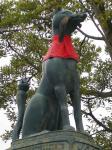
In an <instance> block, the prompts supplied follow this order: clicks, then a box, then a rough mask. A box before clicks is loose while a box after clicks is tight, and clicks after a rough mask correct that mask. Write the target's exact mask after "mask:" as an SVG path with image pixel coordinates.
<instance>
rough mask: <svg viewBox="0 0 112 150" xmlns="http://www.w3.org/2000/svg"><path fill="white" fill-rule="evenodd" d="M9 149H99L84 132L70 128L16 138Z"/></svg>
mask: <svg viewBox="0 0 112 150" xmlns="http://www.w3.org/2000/svg"><path fill="white" fill-rule="evenodd" d="M11 150H101V148H100V147H98V146H96V145H95V144H94V141H93V139H92V138H91V137H90V136H89V135H86V134H82V133H78V132H75V131H72V130H62V131H53V132H42V133H40V134H35V135H33V136H30V137H27V138H24V139H20V140H17V141H15V142H13V143H12V145H11Z"/></svg>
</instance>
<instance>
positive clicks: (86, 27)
mask: <svg viewBox="0 0 112 150" xmlns="http://www.w3.org/2000/svg"><path fill="white" fill-rule="evenodd" d="M81 30H83V31H84V32H85V33H87V34H89V35H93V36H101V35H100V34H99V32H98V31H97V29H96V28H95V26H94V25H93V23H92V22H91V21H87V22H84V23H82V28H81ZM77 36H78V37H81V38H83V36H82V34H80V33H77ZM94 44H95V45H96V46H100V47H102V48H104V46H105V43H104V42H103V41H96V40H95V41H94ZM100 57H103V58H105V57H106V56H105V53H101V56H100ZM9 62H10V57H9V59H7V58H6V59H0V65H5V64H8V63H9ZM70 111H72V109H70ZM70 122H71V125H72V126H75V124H74V119H73V117H72V116H71V117H70ZM85 125H86V123H85ZM10 128H11V124H10V122H9V120H8V119H7V117H6V115H5V111H4V110H2V109H1V110H0V135H2V134H3V133H4V131H5V130H8V129H10ZM10 143H11V140H10V141H8V142H6V143H4V142H3V141H2V139H0V150H6V149H7V148H9V147H10Z"/></svg>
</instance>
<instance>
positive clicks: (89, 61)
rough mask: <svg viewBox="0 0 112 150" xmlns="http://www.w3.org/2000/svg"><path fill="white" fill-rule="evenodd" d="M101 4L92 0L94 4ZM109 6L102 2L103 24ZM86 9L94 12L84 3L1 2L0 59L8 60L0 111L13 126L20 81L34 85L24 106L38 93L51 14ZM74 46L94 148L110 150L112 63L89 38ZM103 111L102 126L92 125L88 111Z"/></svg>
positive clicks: (0, 77)
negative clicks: (77, 55) (3, 111)
mask: <svg viewBox="0 0 112 150" xmlns="http://www.w3.org/2000/svg"><path fill="white" fill-rule="evenodd" d="M101 1H102V0H101ZM92 2H93V1H92ZM99 2H100V1H98V0H96V4H97V3H98V4H97V5H99ZM110 3H111V1H110V2H109V3H108V2H107V1H106V2H105V10H106V12H105V15H104V14H102V16H103V19H104V18H105V17H106V18H107V17H108V18H111V17H112V15H111V14H112V13H111V9H110V8H111V7H110ZM84 5H85V7H86V9H89V10H90V11H93V10H92V7H91V5H90V3H86V2H84V3H83V5H81V3H79V1H74V0H72V1H68V0H65V1H62V2H59V3H57V1H51V0H46V1H40V0H24V1H23V0H19V1H15V0H11V1H8V0H7V1H6V0H4V1H3V2H2V3H1V5H0V14H1V16H0V58H4V56H5V57H6V58H4V59H7V56H10V57H11V61H10V64H9V65H5V66H2V67H1V68H0V93H1V95H0V108H3V109H6V111H7V116H8V118H9V120H10V121H12V127H13V125H14V122H15V121H16V114H15V112H14V105H13V104H15V103H16V92H17V84H18V81H19V80H20V78H22V77H32V80H34V81H33V83H34V85H33V84H32V86H31V88H30V90H29V92H28V101H29V100H30V97H31V96H32V95H33V94H34V92H35V89H36V88H38V84H39V82H40V78H41V63H42V56H43V55H44V54H45V53H46V51H47V49H48V46H49V43H50V41H51V36H52V32H51V17H52V13H51V12H52V11H53V10H54V9H55V8H57V7H63V8H67V9H70V10H72V11H73V12H74V13H76V12H84V11H85V8H84ZM93 15H94V14H93ZM102 16H101V17H102ZM94 17H95V16H94ZM88 19H90V18H89V17H88ZM107 40H108V39H107ZM73 42H74V45H75V47H76V49H77V50H78V53H79V54H80V62H79V64H78V68H79V70H80V77H81V79H80V84H81V94H82V102H83V107H84V108H83V113H84V117H85V118H86V119H87V120H88V127H87V130H88V132H90V134H93V135H94V138H95V140H96V142H97V143H98V144H100V145H101V146H102V147H103V148H104V149H105V150H107V149H108V150H109V147H112V146H111V145H112V143H111V137H112V132H111V130H112V116H111V111H112V107H111V106H112V99H111V97H112V94H110V92H112V63H111V60H110V59H106V60H104V59H102V58H100V54H101V53H102V51H103V50H102V49H101V48H100V47H98V48H97V47H96V46H95V45H94V44H93V43H92V41H90V40H89V39H87V38H86V39H85V41H84V42H83V41H82V40H81V39H80V38H74V40H73ZM82 43H83V44H82ZM105 51H106V50H105ZM35 85H36V86H35ZM105 93H106V94H105ZM101 108H102V109H104V110H105V112H107V113H109V115H107V116H106V115H105V114H102V112H101V114H100V115H102V116H101V118H100V119H99V121H100V122H102V123H103V124H104V127H102V125H101V124H99V123H98V122H97V120H94V118H92V117H91V113H90V110H91V111H92V112H93V114H94V110H99V109H101ZM89 124H90V126H89ZM105 126H106V127H107V128H108V129H110V130H109V131H110V132H109V131H107V130H106V129H105ZM102 128H103V131H102ZM100 129H101V131H100ZM9 136H10V132H9V131H7V133H6V134H5V135H4V136H3V138H4V139H8V138H9Z"/></svg>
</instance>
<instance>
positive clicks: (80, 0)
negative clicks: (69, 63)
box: [79, 0, 105, 39]
mask: <svg viewBox="0 0 112 150" xmlns="http://www.w3.org/2000/svg"><path fill="white" fill-rule="evenodd" d="M79 2H80V4H81V5H82V6H83V8H84V9H85V11H86V12H87V13H88V14H89V16H90V18H91V20H92V21H93V23H94V25H95V26H96V28H97V30H98V31H99V32H100V33H101V35H102V37H103V38H104V39H105V35H104V34H103V32H102V30H101V29H100V28H99V27H98V25H97V24H96V22H95V20H94V19H93V15H91V13H90V11H89V10H88V9H87V8H86V7H85V5H84V4H83V2H82V0H79Z"/></svg>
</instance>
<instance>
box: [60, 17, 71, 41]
mask: <svg viewBox="0 0 112 150" xmlns="http://www.w3.org/2000/svg"><path fill="white" fill-rule="evenodd" d="M69 18H70V17H68V16H65V17H64V18H63V19H62V20H61V22H60V24H59V41H60V42H62V41H63V38H64V34H65V31H66V27H67V23H68V21H69Z"/></svg>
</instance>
